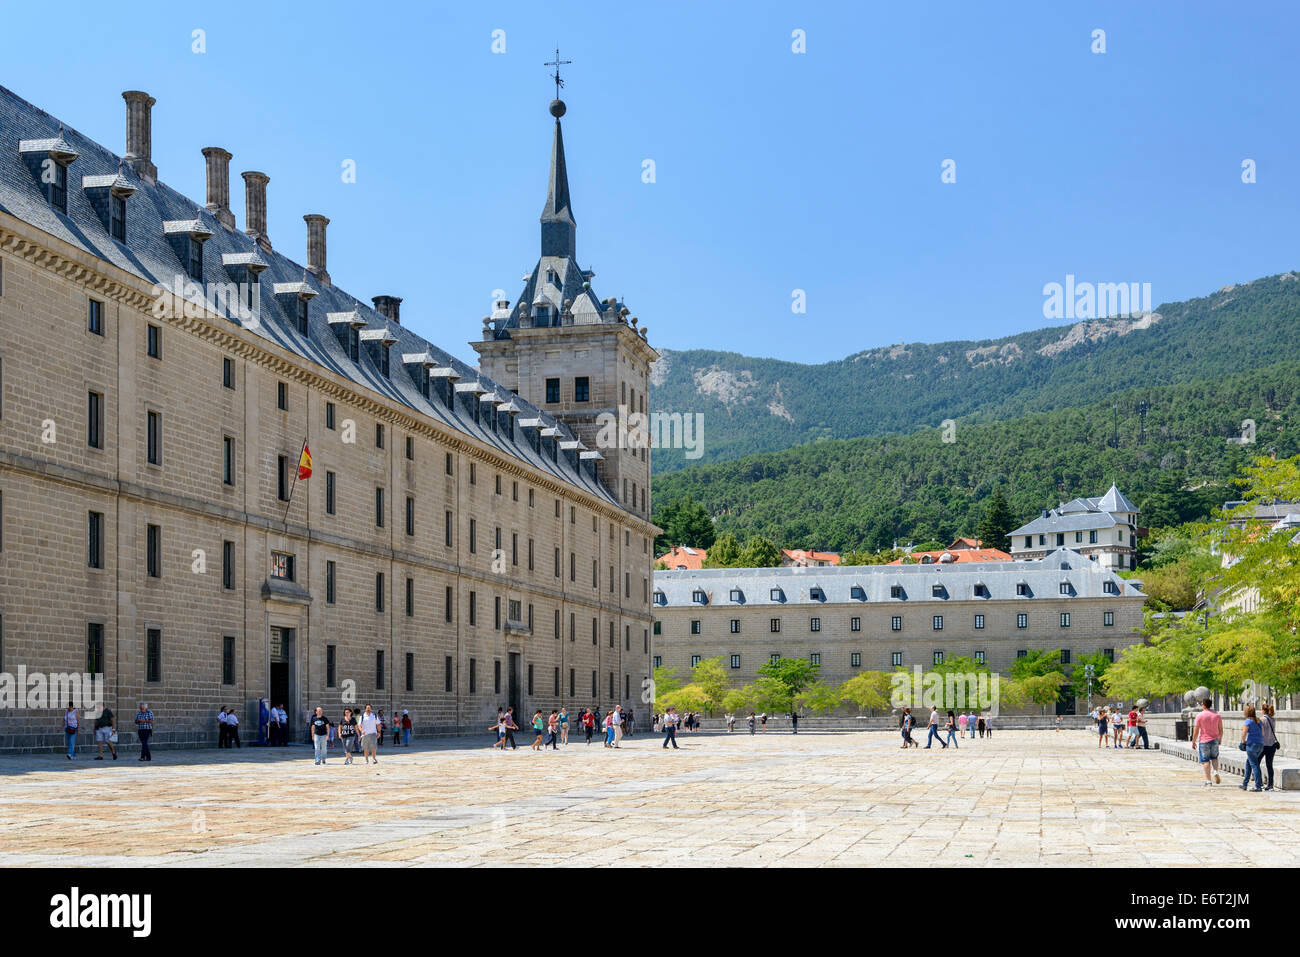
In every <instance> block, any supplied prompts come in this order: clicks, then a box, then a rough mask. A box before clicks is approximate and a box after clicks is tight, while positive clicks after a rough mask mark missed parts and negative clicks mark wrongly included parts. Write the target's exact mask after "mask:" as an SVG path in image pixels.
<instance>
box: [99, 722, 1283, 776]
mask: <svg viewBox="0 0 1300 957" xmlns="http://www.w3.org/2000/svg"><path fill="white" fill-rule="evenodd" d="M95 744H96V745H97V746H98V747H99V755H98V756H97V757H96V758H95V760H96V761H103V760H104V745H106V744H107V745H108V750H109V752H110V753H111V754H112V755H113V760H114V761H116V760H117V723H116V720H115V719H114V717H113V709H112V708H110V707H108V706H107V705H105V706H104V708H103V710H102V711H100V712H99V717H98V718H96V719H95ZM1268 766H1269V776H1270V778H1271V777H1272V768H1273V760H1272V757H1271V756H1270V757H1269V763H1268Z"/></svg>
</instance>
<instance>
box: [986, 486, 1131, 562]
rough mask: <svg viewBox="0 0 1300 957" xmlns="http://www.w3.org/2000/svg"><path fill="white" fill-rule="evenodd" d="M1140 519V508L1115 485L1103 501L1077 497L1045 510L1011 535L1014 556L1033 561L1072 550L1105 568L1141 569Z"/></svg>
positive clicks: (1101, 499) (1021, 559)
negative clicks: (1139, 558)
mask: <svg viewBox="0 0 1300 957" xmlns="http://www.w3.org/2000/svg"><path fill="white" fill-rule="evenodd" d="M1137 516H1138V510H1137V506H1136V505H1134V504H1133V503H1132V502H1130V501H1129V500H1128V499H1127V498H1126V497H1125V496H1124V493H1123V492H1121V491H1120V490H1119V489H1118V488H1116V487H1115V486H1114V485H1111V487H1110V491H1108V492H1107V493H1106V494H1105V495H1103V496H1101V497H1100V498H1076V499H1073V500H1071V501H1069V502H1063V503H1061V504H1060V505H1058V506H1057V507H1056V508H1054V509H1043V514H1042V515H1040V516H1039V517H1038V518H1036V519H1034V520H1033V521H1032V522H1029V523H1028V524H1027V525H1022V526H1021V527H1020V528H1017V529H1016V530H1015V531H1014V532H1012V533H1011V555H1012V557H1013V558H1014V559H1016V560H1017V561H1031V560H1034V559H1039V558H1045V557H1046V556H1047V555H1049V554H1051V553H1052V552H1053V551H1055V550H1056V549H1058V548H1070V549H1073V550H1074V551H1076V552H1079V553H1080V554H1081V555H1085V556H1087V557H1088V558H1089V559H1091V560H1092V561H1094V562H1097V563H1099V564H1100V565H1101V566H1102V567H1104V568H1109V569H1114V570H1128V571H1132V570H1133V569H1134V568H1136V567H1137V557H1136V554H1135V553H1136V541H1135V539H1136V537H1137Z"/></svg>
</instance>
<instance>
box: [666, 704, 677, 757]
mask: <svg viewBox="0 0 1300 957" xmlns="http://www.w3.org/2000/svg"><path fill="white" fill-rule="evenodd" d="M663 722H664V747H665V748H666V747H668V745H669V743H670V742H671V744H672V746H673V747H674V748H677V711H676V710H675V709H673V708H669V709H668V713H667V714H665V715H664V717H663Z"/></svg>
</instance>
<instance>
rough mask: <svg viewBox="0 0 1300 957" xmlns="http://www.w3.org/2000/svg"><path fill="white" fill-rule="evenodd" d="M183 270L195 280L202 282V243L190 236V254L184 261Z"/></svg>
mask: <svg viewBox="0 0 1300 957" xmlns="http://www.w3.org/2000/svg"><path fill="white" fill-rule="evenodd" d="M185 271H186V272H188V273H189V275H190V278H191V279H193V280H194V281H195V282H203V243H201V242H199V241H198V240H197V239H195V238H194V237H193V236H191V237H190V255H189V258H188V260H187V261H186V266H185Z"/></svg>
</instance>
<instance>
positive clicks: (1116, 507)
mask: <svg viewBox="0 0 1300 957" xmlns="http://www.w3.org/2000/svg"><path fill="white" fill-rule="evenodd" d="M1097 505H1098V507H1100V508H1101V509H1102V511H1105V512H1136V511H1137V510H1138V508H1137V506H1136V505H1134V504H1133V503H1132V502H1130V501H1129V500H1128V498H1126V497H1125V495H1124V493H1123V492H1121V491H1120V490H1119V488H1118V487H1116V486H1115V485H1114V484H1113V483H1112V484H1111V487H1110V491H1109V492H1107V493H1106V494H1105V495H1103V496H1102V497H1101V501H1100V502H1098V503H1097Z"/></svg>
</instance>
